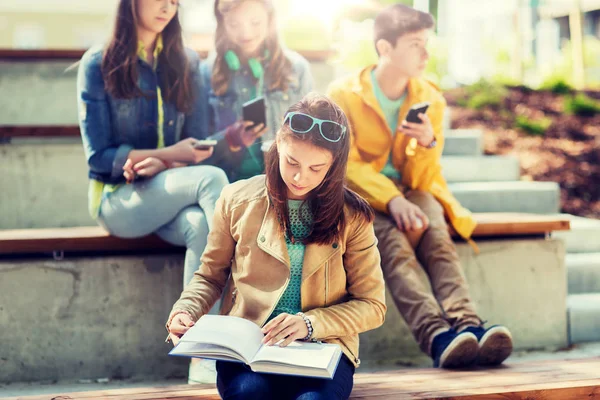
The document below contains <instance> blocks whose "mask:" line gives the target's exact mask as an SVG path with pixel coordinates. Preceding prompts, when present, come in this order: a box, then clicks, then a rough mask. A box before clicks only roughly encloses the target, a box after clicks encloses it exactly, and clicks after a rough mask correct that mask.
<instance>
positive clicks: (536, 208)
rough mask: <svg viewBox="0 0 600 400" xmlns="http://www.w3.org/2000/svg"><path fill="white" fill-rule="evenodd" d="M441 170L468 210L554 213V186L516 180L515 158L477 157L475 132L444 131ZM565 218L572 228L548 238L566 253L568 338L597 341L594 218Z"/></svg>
mask: <svg viewBox="0 0 600 400" xmlns="http://www.w3.org/2000/svg"><path fill="white" fill-rule="evenodd" d="M442 169H443V173H444V176H445V177H446V179H447V181H448V184H449V186H450V189H451V190H452V192H453V193H454V195H455V196H456V198H457V199H458V200H459V201H460V202H461V203H462V204H463V205H464V206H465V207H467V208H468V209H470V210H471V211H473V212H494V211H496V212H528V213H540V214H557V213H559V210H560V190H559V185H558V184H557V183H555V182H528V181H520V180H519V177H520V168H519V161H518V159H517V158H516V157H514V156H485V155H483V132H482V131H480V130H476V129H456V130H453V129H446V143H445V147H444V153H443V156H442ZM563 216H564V215H563ZM567 216H568V217H569V218H570V219H571V227H572V230H571V231H569V232H557V233H555V234H554V236H555V237H557V238H560V239H562V240H564V242H565V244H566V248H567V253H568V254H567V257H566V266H567V271H568V293H569V295H568V300H567V313H568V320H569V340H570V342H571V343H581V342H600V220H594V219H589V218H581V217H576V216H572V215H567Z"/></svg>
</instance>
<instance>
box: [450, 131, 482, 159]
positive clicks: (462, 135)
mask: <svg viewBox="0 0 600 400" xmlns="http://www.w3.org/2000/svg"><path fill="white" fill-rule="evenodd" d="M482 154H483V132H482V131H480V130H479V129H450V130H449V131H446V134H445V141H444V152H443V155H445V156H480V155H482Z"/></svg>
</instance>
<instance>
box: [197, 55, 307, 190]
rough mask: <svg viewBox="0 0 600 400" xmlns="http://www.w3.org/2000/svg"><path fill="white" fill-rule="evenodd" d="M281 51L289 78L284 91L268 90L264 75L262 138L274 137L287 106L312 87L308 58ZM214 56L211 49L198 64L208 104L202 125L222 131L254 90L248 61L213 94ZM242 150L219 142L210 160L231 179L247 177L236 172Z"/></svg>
mask: <svg viewBox="0 0 600 400" xmlns="http://www.w3.org/2000/svg"><path fill="white" fill-rule="evenodd" d="M284 54H285V56H286V57H287V58H288V59H289V60H290V61H291V63H292V78H291V82H290V84H289V87H288V89H287V90H286V91H285V92H283V91H281V90H268V89H267V86H268V77H266V79H264V84H263V90H262V95H263V96H264V97H265V104H266V109H267V128H268V131H267V133H265V135H264V136H263V139H265V140H272V139H274V138H275V134H276V133H277V131H278V130H279V127H280V126H281V124H282V122H283V118H284V116H285V112H286V111H287V109H288V108H289V107H290V106H291V105H292V104H294V103H296V102H298V101H300V100H301V99H302V98H303V97H304V96H305V95H306V94H308V93H309V92H310V91H311V90H312V89H313V77H312V74H311V71H310V64H309V63H308V61H307V60H306V59H305V58H304V57H302V56H301V55H300V54H298V53H296V52H294V51H291V50H288V49H285V50H284ZM215 59H216V54H214V53H213V54H211V55H210V56H209V57H208V59H207V60H206V61H205V62H203V63H202V65H201V66H200V75H201V78H202V88H203V90H204V97H205V101H206V102H207V105H208V111H207V113H208V118H207V121H206V122H207V125H206V129H207V130H208V132H210V133H215V132H219V131H222V130H223V129H225V128H227V127H228V126H229V125H231V124H233V123H234V122H236V121H238V120H240V119H241V118H242V105H243V104H244V103H245V102H247V101H249V100H252V99H253V94H254V93H255V92H256V83H255V79H254V78H253V76H252V72H251V71H250V69H249V68H248V65H243V66H242V67H241V68H240V70H239V71H236V72H232V75H231V78H230V84H229V87H228V89H227V92H226V93H225V94H223V95H221V96H217V95H216V94H215V93H214V91H213V90H212V85H211V77H212V71H213V65H214V62H215ZM245 153H247V150H244V151H241V152H239V153H235V154H232V153H231V152H230V151H229V148H228V147H227V146H225V145H224V144H222V143H221V144H220V145H218V146H217V148H216V149H215V155H214V156H213V157H212V158H211V159H210V162H211V163H213V164H215V165H218V166H219V167H221V168H223V169H224V170H225V172H226V173H227V175H228V176H229V178H230V180H232V181H235V180H237V179H241V178H247V177H248V176H239V175H238V174H237V173H236V169H237V168H238V167H239V163H240V162H241V159H243V158H244V155H245ZM260 169H262V167H261V168H260ZM256 173H257V174H260V173H263V171H262V170H258V169H257V171H256Z"/></svg>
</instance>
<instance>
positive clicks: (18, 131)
mask: <svg viewBox="0 0 600 400" xmlns="http://www.w3.org/2000/svg"><path fill="white" fill-rule="evenodd" d="M79 136H80V134H79V126H77V125H66V126H63V125H45V126H41V125H40V126H38V125H26V126H23V125H3V126H0V139H8V138H23V137H29V138H31V137H38V138H39V137H44V138H48V137H79Z"/></svg>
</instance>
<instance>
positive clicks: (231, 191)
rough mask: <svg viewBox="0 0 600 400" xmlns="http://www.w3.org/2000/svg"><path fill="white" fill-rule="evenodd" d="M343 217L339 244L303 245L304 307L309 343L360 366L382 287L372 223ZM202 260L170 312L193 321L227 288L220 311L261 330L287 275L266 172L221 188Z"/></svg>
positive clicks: (380, 315) (380, 310)
mask: <svg viewBox="0 0 600 400" xmlns="http://www.w3.org/2000/svg"><path fill="white" fill-rule="evenodd" d="M345 212H346V215H347V220H348V222H347V224H346V230H345V232H344V233H343V235H342V239H341V240H340V241H339V243H333V244H331V245H327V246H325V245H315V244H310V245H307V246H306V251H305V255H304V263H303V267H302V286H301V298H302V310H303V312H304V313H305V314H306V316H307V317H308V318H309V319H310V320H311V323H312V326H313V329H314V331H313V338H314V339H316V340H322V341H324V342H328V343H337V344H339V345H340V346H341V347H342V350H343V352H344V354H346V356H348V358H349V359H350V360H351V361H352V362H353V363H354V364H355V366H358V364H359V359H358V334H359V333H360V332H365V331H368V330H370V329H374V328H377V327H378V326H380V325H381V324H382V323H383V321H384V317H385V312H386V306H385V285H384V280H383V275H382V272H381V266H380V257H379V252H378V250H377V239H376V238H375V234H374V231H373V224H372V223H370V222H367V221H365V220H364V219H362V218H359V217H358V215H356V213H354V212H353V211H352V210H350V209H348V208H346V209H345ZM201 261H202V264H201V266H200V268H199V270H198V271H197V272H196V274H195V276H194V279H193V280H192V281H191V283H190V284H189V285H188V286H187V287H186V288H185V290H184V292H183V293H182V294H181V297H180V299H179V300H178V301H177V302H176V303H175V305H174V306H173V310H172V311H171V315H173V314H174V313H176V312H177V311H187V312H189V313H190V314H191V315H192V316H193V317H194V318H195V320H197V319H198V318H200V317H201V316H202V315H204V314H205V313H207V312H208V311H209V310H210V308H211V307H212V305H213V304H214V303H215V302H216V301H217V299H219V297H220V296H221V293H222V292H223V291H224V290H226V295H225V300H224V304H223V306H222V309H221V313H222V314H228V315H234V316H237V317H242V318H246V319H248V320H250V321H253V322H255V323H256V324H258V325H259V326H263V325H264V324H265V322H266V320H267V318H268V317H269V316H270V315H271V313H272V311H273V309H274V308H275V305H276V304H277V302H278V301H279V299H280V297H281V295H282V294H283V292H284V290H285V288H286V287H287V284H288V281H289V276H290V260H289V256H288V252H287V247H286V242H285V237H284V234H283V233H282V231H281V229H280V227H279V223H278V221H277V216H276V214H275V211H274V210H273V209H272V208H271V207H270V206H269V198H268V195H267V190H266V181H265V176H264V175H260V176H257V177H254V178H252V179H249V180H245V181H239V182H236V183H234V184H231V185H229V186H227V187H226V188H225V189H224V190H223V193H222V194H221V197H220V199H219V200H218V201H217V206H216V209H215V218H214V222H213V228H212V231H211V233H210V234H209V236H208V245H207V247H206V250H205V251H204V254H203V255H202V260H201ZM230 274H231V277H232V280H231V281H229V282H228V278H229V276H230Z"/></svg>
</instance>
